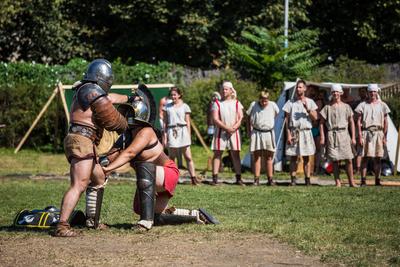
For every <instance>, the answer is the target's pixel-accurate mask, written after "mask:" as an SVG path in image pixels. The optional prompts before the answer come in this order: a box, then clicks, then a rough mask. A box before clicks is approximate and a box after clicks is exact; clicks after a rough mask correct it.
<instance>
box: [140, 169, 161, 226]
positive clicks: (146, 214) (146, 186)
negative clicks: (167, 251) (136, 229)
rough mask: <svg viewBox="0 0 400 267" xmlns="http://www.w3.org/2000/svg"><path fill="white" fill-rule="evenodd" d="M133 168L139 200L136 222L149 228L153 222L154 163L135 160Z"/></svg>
mask: <svg viewBox="0 0 400 267" xmlns="http://www.w3.org/2000/svg"><path fill="white" fill-rule="evenodd" d="M135 170H136V177H137V190H138V195H139V202H140V221H139V222H138V224H139V225H140V226H143V227H144V228H146V229H147V230H150V228H151V227H152V226H153V222H154V205H155V201H154V200H155V191H156V190H155V189H156V165H155V164H154V163H150V162H136V163H135Z"/></svg>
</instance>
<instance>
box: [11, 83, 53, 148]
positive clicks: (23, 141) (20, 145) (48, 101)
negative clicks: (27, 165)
mask: <svg viewBox="0 0 400 267" xmlns="http://www.w3.org/2000/svg"><path fill="white" fill-rule="evenodd" d="M57 92H58V88H57V87H56V88H55V89H54V90H53V94H52V95H51V96H50V98H49V99H48V100H47V102H46V104H45V105H44V107H43V108H42V110H41V111H40V113H39V115H38V116H37V117H36V119H35V120H34V122H33V123H32V125H31V128H29V130H28V131H27V132H26V134H25V136H24V137H23V138H22V140H21V142H19V144H18V146H17V148H16V149H15V150H14V154H17V153H18V151H19V150H20V149H21V147H22V145H23V144H24V143H25V141H26V139H27V138H28V136H29V134H30V133H31V132H32V130H33V128H35V126H36V124H37V123H38V121H39V120H40V118H41V117H42V116H43V114H44V112H45V111H46V110H47V108H48V107H49V105H50V103H51V101H53V99H54V97H55V96H56V94H57Z"/></svg>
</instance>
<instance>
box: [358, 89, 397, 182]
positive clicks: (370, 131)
mask: <svg viewBox="0 0 400 267" xmlns="http://www.w3.org/2000/svg"><path fill="white" fill-rule="evenodd" d="M367 90H368V99H367V100H366V101H364V102H361V103H360V104H359V105H358V106H357V107H356V109H355V112H356V113H357V114H358V119H357V128H358V133H359V135H358V141H359V144H360V145H361V150H362V151H361V154H362V161H361V186H365V185H366V175H367V163H368V159H369V158H371V159H373V160H374V173H375V185H377V186H380V185H381V179H380V175H381V168H382V166H381V159H382V157H383V154H384V149H385V146H386V135H387V129H388V121H387V115H388V114H389V113H390V109H389V107H388V106H387V105H386V103H384V102H383V101H381V100H380V99H379V95H378V91H379V90H380V88H379V87H378V85H377V84H369V85H368V89H367Z"/></svg>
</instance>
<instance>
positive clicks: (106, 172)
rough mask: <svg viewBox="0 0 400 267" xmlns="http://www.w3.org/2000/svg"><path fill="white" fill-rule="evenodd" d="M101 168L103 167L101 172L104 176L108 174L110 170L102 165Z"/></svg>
mask: <svg viewBox="0 0 400 267" xmlns="http://www.w3.org/2000/svg"><path fill="white" fill-rule="evenodd" d="M101 168H102V169H103V172H104V174H105V175H106V176H108V175H109V174H110V172H111V170H109V169H108V168H107V167H104V166H102V167H101Z"/></svg>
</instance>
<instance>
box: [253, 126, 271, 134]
mask: <svg viewBox="0 0 400 267" xmlns="http://www.w3.org/2000/svg"><path fill="white" fill-rule="evenodd" d="M253 130H254V131H257V132H262V133H268V132H272V130H273V129H258V128H256V127H253Z"/></svg>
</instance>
